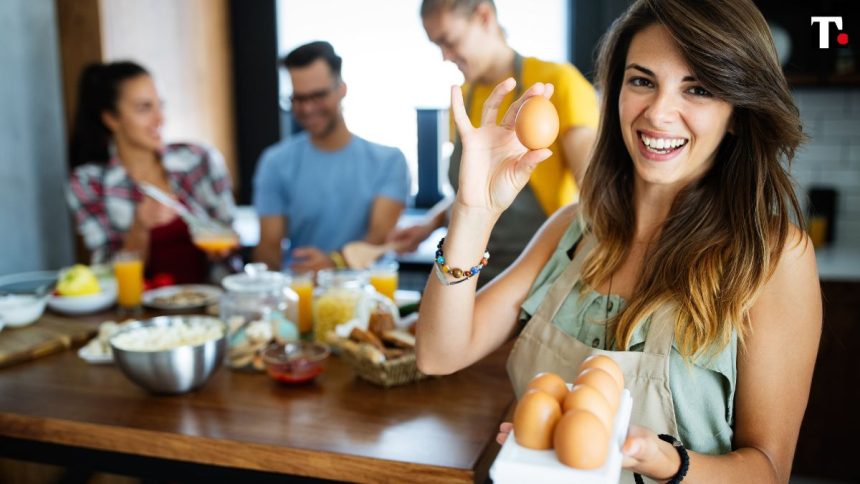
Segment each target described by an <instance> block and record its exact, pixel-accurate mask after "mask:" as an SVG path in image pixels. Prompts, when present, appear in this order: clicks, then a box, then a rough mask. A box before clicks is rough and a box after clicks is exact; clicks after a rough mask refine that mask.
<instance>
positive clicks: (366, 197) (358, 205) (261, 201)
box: [254, 133, 411, 265]
mask: <svg viewBox="0 0 860 484" xmlns="http://www.w3.org/2000/svg"><path fill="white" fill-rule="evenodd" d="M410 188H411V180H410V176H409V169H408V167H407V166H406V158H405V157H404V156H403V153H402V152H401V151H400V150H399V149H397V148H393V147H389V146H382V145H379V144H376V143H371V142H369V141H367V140H365V139H363V138H361V137H359V136H356V135H352V139H351V140H350V141H349V143H347V145H346V146H345V147H343V148H342V149H340V150H337V151H321V150H319V149H317V148H316V147H315V146H314V145H313V143H311V142H310V139H308V135H307V133H302V134H299V135H297V136H294V137H292V138H289V139H286V140H284V141H281V142H280V143H277V144H275V145H272V146H270V147H269V148H267V149H266V151H264V152H263V155H262V156H261V157H260V162H259V163H258V165H257V171H256V173H255V174H254V208H255V209H256V211H257V215H259V216H260V217H266V216H271V215H283V216H285V217H286V218H287V237H289V239H290V247H291V248H296V247H303V246H313V247H316V248H318V249H320V250H322V251H324V252H330V251H332V250H337V249H340V248H341V247H343V245H344V244H346V243H347V242H350V241H353V240H361V239H363V238H364V236H365V234H366V233H367V229H368V226H369V224H370V211H371V208H372V207H373V201H374V199H375V198H376V197H385V198H389V199H392V200H395V201H398V202H401V203H403V204H404V205H405V204H406V201H407V199H408V197H409V192H410ZM289 259H290V257H289V254H288V253H285V254H284V264H285V265H286V264H287V263H288V262H289Z"/></svg>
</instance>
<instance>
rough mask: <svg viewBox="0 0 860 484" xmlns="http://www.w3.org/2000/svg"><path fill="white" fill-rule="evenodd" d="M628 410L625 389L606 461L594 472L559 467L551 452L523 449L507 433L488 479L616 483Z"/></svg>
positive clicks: (629, 402) (629, 400) (547, 483)
mask: <svg viewBox="0 0 860 484" xmlns="http://www.w3.org/2000/svg"><path fill="white" fill-rule="evenodd" d="M632 409H633V399H632V398H631V396H630V391H629V390H626V389H625V390H624V391H623V392H622V393H621V401H620V403H619V406H618V411H617V412H616V414H615V418H614V420H613V426H612V433H611V435H610V438H609V442H608V448H607V449H606V460H605V461H604V462H603V464H602V465H601V466H599V467H597V468H595V469H588V470H585V469H576V468H574V467H570V466H567V465H565V464H562V463H561V461H559V460H558V457H557V456H556V451H555V450H554V449H547V450H535V449H529V448H526V447H523V446H522V445H519V444H518V443H517V439H516V435H515V432H514V431H511V433H510V434H509V435H508V438H507V439H506V440H505V444H504V445H503V446H502V449H501V451H499V455H498V456H496V460H495V462H494V463H493V466H492V467H491V468H490V477H492V479H493V482H494V483H496V484H508V483H511V484H513V483H522V482H540V483H541V484H553V483H559V484H560V483H565V484H567V483H571V482H575V483H578V484H579V483H581V484H609V483H612V484H616V483H618V482H619V480H620V478H621V460H622V458H623V456H622V454H621V446H623V445H624V440H625V439H626V437H627V429H628V427H629V426H630V413H631V411H632Z"/></svg>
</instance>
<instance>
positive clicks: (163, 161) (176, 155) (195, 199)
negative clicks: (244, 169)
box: [66, 61, 235, 283]
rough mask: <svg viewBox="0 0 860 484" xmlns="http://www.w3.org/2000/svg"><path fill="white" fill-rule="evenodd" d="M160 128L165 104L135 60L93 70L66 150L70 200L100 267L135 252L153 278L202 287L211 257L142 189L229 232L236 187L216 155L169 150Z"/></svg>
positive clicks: (83, 81)
mask: <svg viewBox="0 0 860 484" xmlns="http://www.w3.org/2000/svg"><path fill="white" fill-rule="evenodd" d="M163 124H164V116H163V113H162V100H161V98H160V97H159V94H158V90H157V88H156V85H155V82H154V80H153V78H152V76H151V75H150V74H149V72H147V70H146V69H144V68H143V67H142V66H140V65H138V64H135V63H133V62H128V61H124V62H113V63H107V64H91V65H89V66H87V67H86V68H85V69H84V71H83V72H82V74H81V77H80V82H79V90H78V103H77V110H76V113H75V118H74V125H73V128H72V135H71V141H70V144H69V161H70V164H71V176H70V180H69V184H68V190H67V194H66V198H67V201H68V204H69V207H70V208H71V210H72V213H73V215H74V219H75V223H76V224H77V230H78V233H79V234H80V236H81V237H82V238H83V241H84V243H85V245H86V247H87V249H88V250H89V251H91V258H92V261H93V262H96V263H99V262H106V261H109V260H110V258H111V257H112V256H113V255H114V254H115V253H116V252H117V251H119V250H135V251H137V252H139V253H140V254H142V255H143V257H144V258H145V271H146V275H147V277H154V276H157V275H161V274H166V275H169V276H170V277H171V280H172V281H173V282H176V283H193V282H204V281H206V280H207V279H208V262H207V257H206V254H205V253H204V252H203V251H201V250H200V249H198V248H197V247H195V245H194V244H193V242H192V239H191V234H190V233H189V229H188V226H187V225H186V224H185V222H184V221H183V220H182V219H181V218H179V216H178V215H177V213H176V212H175V211H174V210H173V209H171V208H168V207H166V206H164V205H162V204H161V203H159V202H157V201H156V200H154V199H152V198H150V197H148V196H145V195H144V194H143V193H142V192H141V190H140V186H139V185H140V184H141V183H148V184H151V185H154V186H155V187H157V188H159V189H161V190H162V191H164V192H165V193H167V194H169V195H170V196H172V197H174V198H175V199H176V200H177V201H179V202H180V203H181V204H183V205H185V206H186V207H187V208H188V209H189V210H191V211H192V212H197V213H205V214H206V215H208V216H210V217H211V218H213V219H216V220H218V221H220V222H222V223H224V224H226V225H229V224H230V223H231V221H232V218H233V212H234V208H235V204H234V200H233V194H232V192H231V185H232V183H231V180H230V177H229V175H228V172H227V169H226V167H225V165H224V160H223V159H222V157H221V154H220V153H218V151H217V150H215V149H214V148H211V147H208V146H203V145H197V144H190V143H174V144H165V143H164V141H163V140H162V137H161V128H162V126H163ZM224 255H226V254H220V256H221V257H223V256H224Z"/></svg>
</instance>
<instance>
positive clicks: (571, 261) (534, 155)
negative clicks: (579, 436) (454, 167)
mask: <svg viewBox="0 0 860 484" xmlns="http://www.w3.org/2000/svg"><path fill="white" fill-rule="evenodd" d="M597 59H598V69H597V74H598V75H597V80H598V84H599V87H600V89H599V90H600V91H601V92H602V93H603V96H602V105H601V112H600V115H601V121H600V128H599V132H598V136H597V144H596V145H595V148H594V151H593V153H592V155H591V161H590V163H589V165H588V171H587V172H586V174H585V178H584V182H583V185H582V192H581V205H579V206H576V205H571V206H567V207H565V208H563V209H561V210H560V211H558V212H556V214H555V215H554V216H553V217H552V218H550V219H549V220H548V221H547V222H546V223H545V224H544V226H543V227H542V228H541V230H540V231H539V232H538V233H537V234H536V236H535V237H534V238H532V240H531V242H530V244H529V246H528V247H527V248H526V250H525V251H524V252H523V253H522V254H521V255H520V257H519V259H517V261H516V262H515V263H514V264H513V265H512V266H511V267H510V268H509V269H508V270H507V271H505V272H504V273H503V274H501V275H500V276H499V277H498V278H497V279H495V280H493V281H492V282H491V283H490V284H488V285H487V286H486V287H484V288H483V289H482V290H481V291H480V292H478V293H477V295H476V292H475V288H476V284H475V283H474V282H473V281H471V280H469V281H466V282H464V283H463V284H457V285H456V286H454V285H450V284H446V283H445V282H446V281H444V280H443V281H441V282H440V281H437V280H436V279H435V278H431V279H430V280H429V281H428V284H427V289H426V291H425V293H424V298H423V300H422V304H421V315H420V318H419V322H418V330H417V355H418V365H419V368H420V369H421V370H422V371H424V372H426V373H437V374H438V373H450V372H454V371H457V370H459V369H460V368H462V367H464V366H467V365H469V364H471V363H473V362H475V361H478V360H479V359H480V358H482V357H483V356H485V355H486V354H488V353H489V352H491V351H492V350H494V349H495V348H497V347H498V346H499V345H501V344H502V343H504V341H505V340H506V339H508V338H509V337H510V336H511V335H514V334H518V340H517V344H516V345H514V347H513V349H512V351H511V353H510V357H509V360H508V372H509V374H510V376H511V380H512V383H513V385H514V389H515V391H516V392H517V394H518V395H522V394H523V393H524V392H525V391H526V388H527V385H528V382H529V381H530V380H531V379H532V377H534V375H535V374H536V373H539V372H553V373H557V374H558V375H560V376H561V377H562V378H564V379H565V380H566V381H568V382H569V381H571V380H572V379H573V378H574V377H575V376H576V375H575V373H574V372H575V368H576V367H577V365H578V363H579V362H581V361H583V360H585V359H586V358H587V357H589V356H590V355H593V354H605V355H607V356H611V357H612V358H613V359H615V360H616V361H617V362H618V363H619V366H620V367H621V370H622V372H623V375H624V382H625V387H626V388H627V390H629V391H630V393H631V395H632V398H633V401H634V404H633V411H632V419H631V422H632V425H631V427H630V430H629V432H628V435H627V439H626V441H625V442H624V445H623V446H622V448H621V451H622V452H623V453H624V460H623V466H624V467H625V468H626V469H627V470H629V471H632V472H635V473H640V474H642V475H646V476H648V477H650V478H652V479H655V480H658V481H671V482H678V481H680V479H682V478H684V475H685V474H687V477H688V479H689V480H690V481H695V482H743V481H754V482H787V481H788V478H789V475H790V470H791V463H792V457H793V454H794V450H795V445H796V442H797V435H798V430H799V427H800V423H801V421H802V419H803V414H804V410H805V406H806V401H807V398H808V396H809V386H810V381H811V379H812V370H813V366H814V363H815V356H816V351H817V348H818V341H819V336H820V332H821V297H820V292H819V287H818V286H819V283H818V277H817V272H816V267H815V256H814V252H813V250H812V244H811V243H810V242H809V240H808V238H807V237H806V236H805V234H804V232H803V231H802V230H801V229H800V228H799V227H797V226H796V225H794V222H793V221H794V220H802V217H800V211H799V208H798V203H797V198H796V195H795V193H794V190H793V187H792V184H791V179H790V177H789V176H788V173H787V169H786V166H785V165H784V162H788V161H790V160H791V159H792V157H793V155H794V153H795V150H796V149H797V146H798V144H799V143H800V142H801V140H802V138H803V135H802V133H801V128H800V120H799V118H798V111H797V108H796V107H795V105H794V102H793V100H792V98H791V95H790V93H789V90H788V86H787V83H786V80H785V78H784V76H783V75H782V71H781V69H780V66H779V63H778V61H777V56H776V52H775V49H774V47H773V42H772V39H771V38H770V34H769V31H768V28H767V24H766V23H765V21H764V18H763V17H762V15H761V13H760V12H759V11H758V10H757V9H756V7H755V5H754V4H753V3H752V2H751V1H750V0H638V1H636V2H634V3H633V4H632V5H631V6H630V8H629V9H628V10H627V12H626V13H625V14H624V15H622V16H621V17H620V18H619V19H618V20H616V21H615V23H614V24H613V25H612V27H611V28H610V30H609V31H608V32H607V34H606V36H605V37H604V39H603V41H602V44H601V48H600V52H599V55H598V57H597ZM512 89H513V83H512V82H510V80H507V81H505V82H502V83H501V84H499V85H498V86H497V87H496V88H495V90H494V92H493V94H492V95H491V96H490V97H489V98H488V99H487V101H486V102H485V104H484V108H483V111H484V113H485V114H484V116H483V118H482V121H481V125H480V127H477V128H476V127H474V126H473V125H472V124H471V123H470V122H469V120H468V118H467V115H466V111H465V108H464V106H463V100H462V95H461V94H460V92H459V90H456V89H455V90H453V92H452V100H453V101H452V104H453V107H454V118H455V121H456V124H457V130H458V133H459V135H460V136H461V138H462V140H463V153H464V154H463V160H462V170H461V180H460V187H459V190H458V192H457V198H456V201H455V202H454V205H453V208H452V217H451V223H450V225H449V229H448V234H447V236H446V237H445V243H444V246H443V247H442V249H443V250H444V254H445V261H444V262H445V263H446V264H451V265H458V264H461V261H469V260H474V259H476V258H477V257H478V256H479V254H481V253H482V252H483V250H484V247H485V244H486V243H487V240H488V239H489V234H490V232H491V230H493V228H494V225H495V224H496V221H497V220H498V219H499V215H500V214H501V213H502V212H503V211H504V210H506V209H507V207H508V206H509V205H510V204H511V201H512V199H513V197H514V196H515V194H516V192H517V191H518V190H520V189H522V188H523V186H524V185H525V183H526V181H527V180H528V177H529V174H530V173H531V171H532V170H533V169H534V167H535V166H536V165H537V164H538V163H541V162H542V161H543V160H544V159H546V158H547V156H548V155H549V153H548V152H547V150H528V149H527V148H526V147H525V146H523V145H521V144H520V142H519V141H518V140H517V139H516V136H515V133H514V129H513V128H514V118H515V114H516V112H517V110H518V109H519V107H520V106H521V105H523V103H525V102H526V101H527V100H528V99H530V98H532V97H536V96H544V97H548V96H549V95H550V94H551V93H552V92H553V88H552V87H551V86H547V85H544V84H540V83H537V84H534V85H533V86H531V87H529V88H528V89H527V90H526V91H525V92H524V94H523V95H522V96H521V97H520V98H519V99H518V100H517V101H516V102H514V103H513V104H512V105H511V107H510V108H509V109H508V111H507V113H505V115H504V116H503V117H502V118H501V122H497V121H496V111H497V110H499V106H500V103H501V100H502V99H503V98H504V96H505V95H507V94H508V93H509V92H510V91H511V90H512ZM521 320H525V321H527V324H526V325H525V327H520V325H519V324H518V323H519V322H520V321H521ZM789 348H790V352H788V351H787V349H789ZM658 434H660V435H658ZM670 442H671V443H670ZM679 446H681V447H686V448H687V449H690V451H689V452H687V451H685V450H684V449H683V448H680V449H679ZM628 479H629V476H628V477H627V478H625V479H624V480H625V482H627V480H628Z"/></svg>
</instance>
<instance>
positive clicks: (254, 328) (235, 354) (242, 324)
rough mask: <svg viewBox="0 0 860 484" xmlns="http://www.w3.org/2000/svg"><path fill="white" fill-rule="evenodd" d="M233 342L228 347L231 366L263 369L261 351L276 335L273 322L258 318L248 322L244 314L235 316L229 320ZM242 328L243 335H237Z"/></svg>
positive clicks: (229, 331)
mask: <svg viewBox="0 0 860 484" xmlns="http://www.w3.org/2000/svg"><path fill="white" fill-rule="evenodd" d="M227 327H228V333H229V334H231V335H233V336H231V340H233V341H231V344H230V345H229V347H228V349H227V362H228V364H229V366H230V367H231V368H245V367H247V366H252V367H253V368H254V369H255V370H258V371H263V370H264V369H265V367H266V365H265V364H264V363H263V359H262V356H261V353H262V351H263V350H264V349H266V347H267V346H268V345H269V343H271V342H272V340H273V339H274V336H275V329H274V328H273V326H272V322H271V321H269V320H267V319H257V320H253V321H248V322H246V321H245V319H244V318H243V317H242V316H233V317H231V318H230V319H229V320H228V321H227ZM240 330H242V331H243V332H242V333H241V337H236V336H235V335H236V334H237V333H239V331H240Z"/></svg>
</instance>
